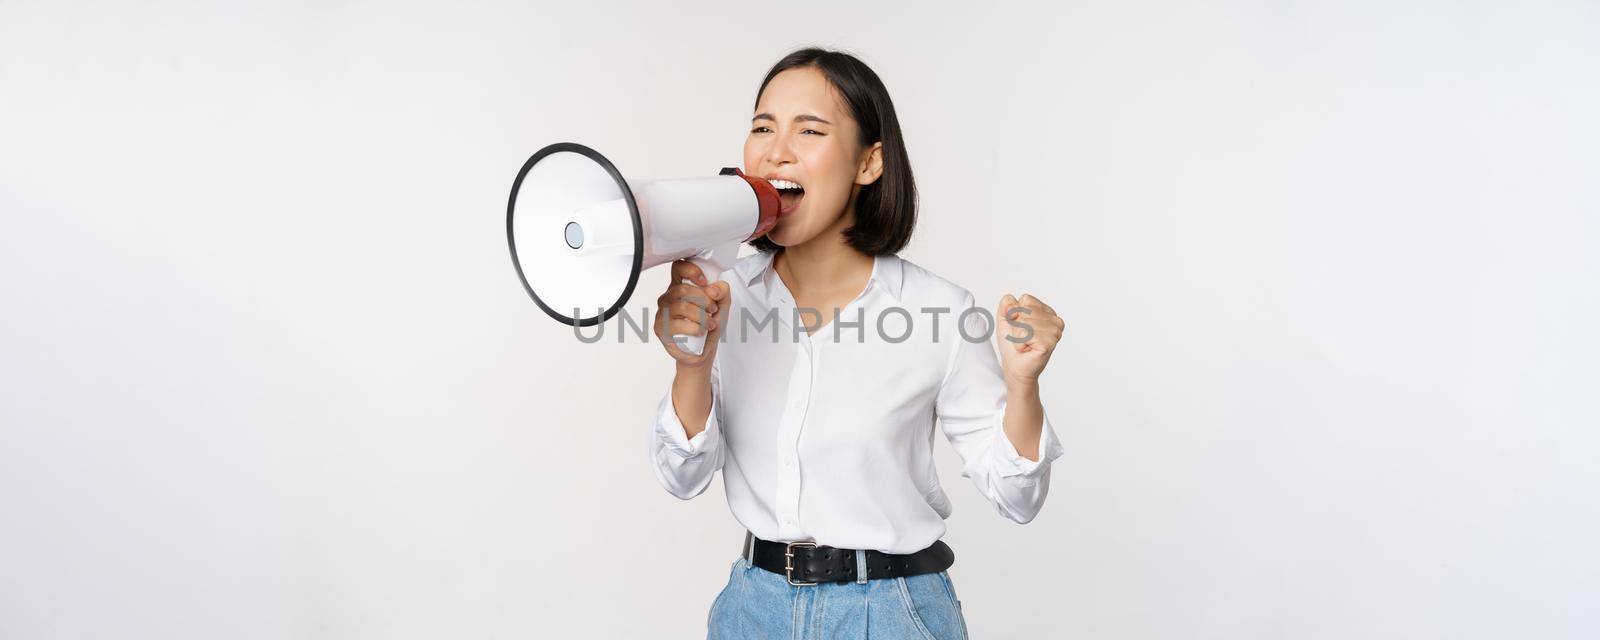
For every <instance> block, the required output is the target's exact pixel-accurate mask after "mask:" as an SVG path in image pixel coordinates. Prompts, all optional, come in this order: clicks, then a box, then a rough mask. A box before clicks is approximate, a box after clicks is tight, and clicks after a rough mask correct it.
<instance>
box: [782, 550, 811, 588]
mask: <svg viewBox="0 0 1600 640" xmlns="http://www.w3.org/2000/svg"><path fill="white" fill-rule="evenodd" d="M796 546H803V547H811V548H812V549H815V548H817V543H815V542H790V543H789V544H788V545H786V546H784V548H783V579H784V580H787V581H788V582H789V586H791V587H814V586H817V583H815V582H795V581H794V548H795V547H796Z"/></svg>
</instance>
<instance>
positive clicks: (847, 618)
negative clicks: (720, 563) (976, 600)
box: [706, 556, 967, 640]
mask: <svg viewBox="0 0 1600 640" xmlns="http://www.w3.org/2000/svg"><path fill="white" fill-rule="evenodd" d="M966 637H967V622H966V619H965V618H963V617H962V616H961V601H960V600H958V599H956V592H955V587H954V586H953V585H952V584H951V582H950V575H949V573H947V572H944V571H940V572H938V573H925V574H922V575H916V576H911V577H909V578H884V579H880V580H867V581H860V582H846V583H844V584H839V583H834V582H824V583H822V584H819V585H816V586H806V587H795V586H790V585H789V583H788V581H787V580H784V578H783V576H781V575H778V574H776V573H772V572H770V571H767V570H765V569H760V568H757V567H755V566H753V565H751V564H750V561H749V560H746V559H745V558H744V556H740V557H739V558H738V559H737V560H734V562H733V567H732V568H731V569H730V571H729V572H728V584H727V586H725V587H723V588H722V593H720V594H717V599H716V600H715V601H714V602H712V603H711V613H710V615H709V616H708V618H707V633H706V638H707V640H779V639H782V640H810V639H812V638H829V639H843V638H871V639H873V640H899V639H902V638H905V639H910V640H966Z"/></svg>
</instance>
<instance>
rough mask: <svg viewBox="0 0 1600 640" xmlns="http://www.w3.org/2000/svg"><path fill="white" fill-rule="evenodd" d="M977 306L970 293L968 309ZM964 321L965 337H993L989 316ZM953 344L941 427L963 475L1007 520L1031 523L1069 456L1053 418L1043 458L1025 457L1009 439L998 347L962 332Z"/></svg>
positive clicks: (1042, 443)
mask: <svg viewBox="0 0 1600 640" xmlns="http://www.w3.org/2000/svg"><path fill="white" fill-rule="evenodd" d="M972 303H973V298H972V295H971V294H970V293H969V294H968V295H967V301H966V305H965V306H964V307H963V309H966V308H971V307H972ZM959 317H960V318H961V320H962V322H963V323H965V325H966V326H965V329H964V333H965V335H967V336H972V337H974V338H976V337H978V336H990V335H991V333H992V332H991V331H989V326H988V323H987V322H986V321H985V320H984V315H983V314H979V313H967V314H963V315H962V316H959ZM953 339H954V340H955V342H956V345H955V346H954V353H952V354H951V356H950V365H949V370H948V371H947V372H946V374H945V379H944V382H943V384H941V385H940V387H939V394H938V397H937V400H936V401H935V405H934V406H935V413H936V415H937V417H938V420H939V427H940V429H941V430H942V431H943V432H944V435H945V437H946V438H947V439H949V440H950V444H952V445H953V446H954V447H955V449H956V453H957V454H959V455H960V456H961V460H962V472H961V475H962V476H965V477H967V478H971V479H972V482H973V484H975V485H977V487H978V490H979V491H980V492H982V493H983V496H984V497H985V498H987V499H988V500H989V502H990V504H993V505H994V507H995V510H996V511H998V512H999V513H1000V515H1001V516H1004V517H1005V518H1006V519H1008V520H1011V521H1013V522H1018V523H1022V524H1026V523H1028V522H1030V521H1032V520H1033V518H1034V517H1035V516H1037V515H1038V514H1039V510H1040V508H1042V507H1043V506H1044V499H1045V496H1046V495H1047V494H1048V493H1049V491H1050V463H1051V461H1053V460H1055V459H1056V458H1059V457H1061V455H1062V454H1063V453H1064V452H1063V450H1062V447H1061V442H1060V440H1058V439H1057V437H1056V433H1055V428H1054V427H1053V426H1052V425H1051V423H1050V414H1049V412H1048V411H1046V412H1045V413H1044V424H1043V428H1042V430H1041V431H1040V433H1039V459H1038V460H1029V459H1027V458H1024V457H1022V455H1021V454H1019V453H1018V452H1017V449H1016V447H1015V446H1014V445H1012V443H1011V439H1010V438H1008V437H1006V433H1005V424H1004V423H1005V414H1006V386H1005V380H1004V378H1002V377H1001V374H1000V360H999V357H998V356H997V355H996V354H995V350H994V347H993V345H991V344H990V343H989V342H988V341H987V340H985V341H983V342H968V341H966V340H965V339H963V338H962V334H961V333H957V334H956V335H955V336H954V337H953Z"/></svg>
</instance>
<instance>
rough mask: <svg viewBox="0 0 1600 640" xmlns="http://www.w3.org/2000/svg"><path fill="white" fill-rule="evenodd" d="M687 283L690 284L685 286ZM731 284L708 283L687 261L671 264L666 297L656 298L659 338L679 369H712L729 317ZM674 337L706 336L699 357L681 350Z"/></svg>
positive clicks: (703, 275) (657, 332)
mask: <svg viewBox="0 0 1600 640" xmlns="http://www.w3.org/2000/svg"><path fill="white" fill-rule="evenodd" d="M685 280H688V281H689V282H684V281H685ZM728 291H729V289H728V283H726V282H712V283H707V282H706V276H705V274H704V273H703V272H701V271H700V267H698V266H696V265H695V264H694V263H693V262H690V261H688V260H678V261H676V262H673V263H672V280H671V283H670V284H668V285H667V290H666V292H665V293H662V294H661V297H659V298H656V322H655V333H656V338H658V339H660V340H661V346H662V347H664V348H666V350H667V355H670V356H672V359H673V360H676V361H678V366H679V367H689V368H700V367H709V366H710V365H711V361H712V358H713V357H714V356H716V354H717V338H718V337H719V336H721V335H722V323H723V321H724V319H725V318H726V317H727V315H728V314H727V307H728ZM674 335H694V336H705V337H706V346H705V349H704V350H703V351H701V353H700V355H695V354H692V353H689V352H687V351H684V350H683V349H681V348H679V347H678V343H677V341H676V340H673V339H672V336H674Z"/></svg>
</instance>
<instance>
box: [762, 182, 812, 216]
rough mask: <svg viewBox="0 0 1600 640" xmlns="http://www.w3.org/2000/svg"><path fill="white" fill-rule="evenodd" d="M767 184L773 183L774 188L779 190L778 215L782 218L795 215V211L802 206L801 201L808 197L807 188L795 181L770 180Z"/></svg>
mask: <svg viewBox="0 0 1600 640" xmlns="http://www.w3.org/2000/svg"><path fill="white" fill-rule="evenodd" d="M767 182H770V183H772V186H773V187H775V188H777V190H778V203H779V205H780V207H779V211H778V215H780V216H783V215H788V214H791V213H794V210H795V209H796V208H798V207H799V206H800V200H801V199H802V198H805V197H806V188H805V187H802V186H800V183H798V182H795V181H793V180H783V179H781V178H768V179H767Z"/></svg>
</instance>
